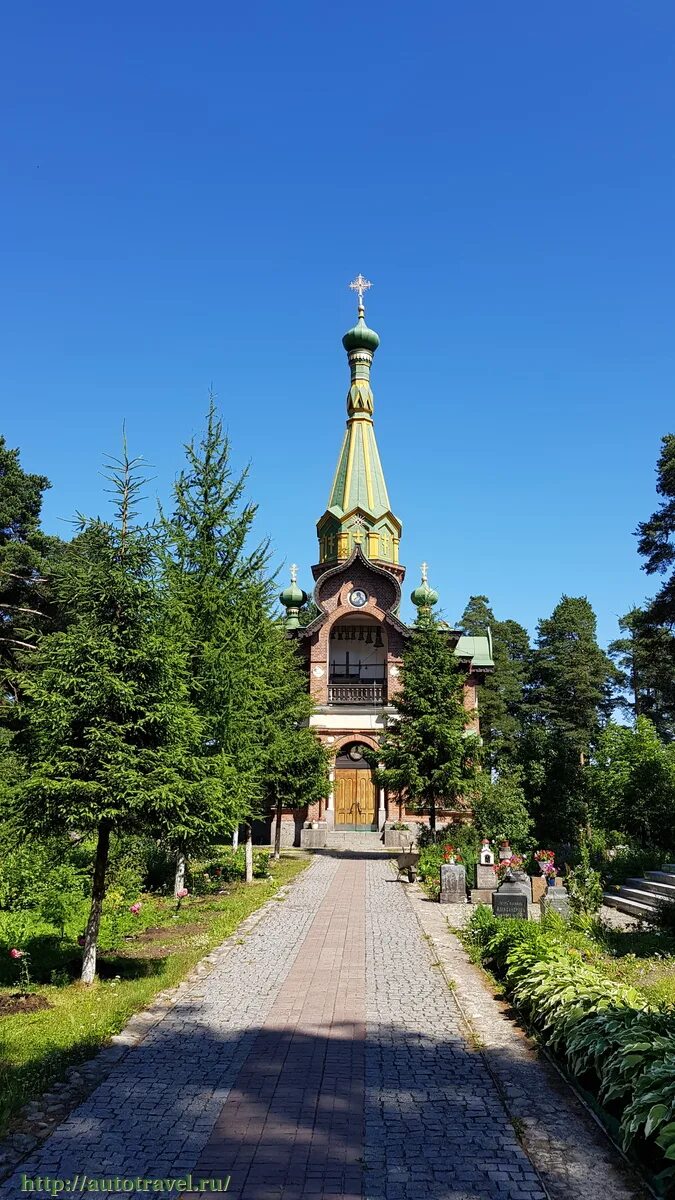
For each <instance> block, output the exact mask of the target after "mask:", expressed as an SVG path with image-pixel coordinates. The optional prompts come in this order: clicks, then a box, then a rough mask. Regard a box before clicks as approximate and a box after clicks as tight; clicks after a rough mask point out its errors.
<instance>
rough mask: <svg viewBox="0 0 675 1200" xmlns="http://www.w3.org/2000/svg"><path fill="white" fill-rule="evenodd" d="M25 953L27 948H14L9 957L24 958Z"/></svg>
mask: <svg viewBox="0 0 675 1200" xmlns="http://www.w3.org/2000/svg"><path fill="white" fill-rule="evenodd" d="M25 953H26V951H25V950H16V949H14V950H10V952H9V957H10V958H23V957H24V956H25Z"/></svg>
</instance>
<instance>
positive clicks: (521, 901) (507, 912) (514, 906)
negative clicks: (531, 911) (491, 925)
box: [492, 871, 528, 920]
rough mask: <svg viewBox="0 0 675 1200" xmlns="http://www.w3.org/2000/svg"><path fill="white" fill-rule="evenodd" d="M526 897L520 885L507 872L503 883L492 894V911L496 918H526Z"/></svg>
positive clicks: (511, 874)
mask: <svg viewBox="0 0 675 1200" xmlns="http://www.w3.org/2000/svg"><path fill="white" fill-rule="evenodd" d="M527 907H528V897H527V893H526V892H524V891H523V887H522V883H521V882H519V880H517V879H516V878H515V877H514V873H513V871H507V872H506V875H505V877H504V881H503V883H500V885H499V887H498V888H497V891H496V892H493V893H492V911H493V913H494V914H495V916H496V917H522V918H523V919H524V920H527V917H528V911H527Z"/></svg>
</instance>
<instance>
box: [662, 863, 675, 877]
mask: <svg viewBox="0 0 675 1200" xmlns="http://www.w3.org/2000/svg"><path fill="white" fill-rule="evenodd" d="M662 870H663V871H667V872H668V874H669V875H675V863H664V864H663V867H662Z"/></svg>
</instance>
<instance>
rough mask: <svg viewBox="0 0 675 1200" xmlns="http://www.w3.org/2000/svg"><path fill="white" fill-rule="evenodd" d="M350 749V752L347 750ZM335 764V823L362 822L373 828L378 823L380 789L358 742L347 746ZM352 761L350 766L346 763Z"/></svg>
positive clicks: (359, 823)
mask: <svg viewBox="0 0 675 1200" xmlns="http://www.w3.org/2000/svg"><path fill="white" fill-rule="evenodd" d="M345 750H346V752H345ZM345 750H343V751H342V752H341V753H340V755H339V756H338V759H337V761H336V764H335V786H334V794H335V824H336V825H360V826H365V827H366V828H368V829H370V828H371V827H372V826H373V825H374V824H375V816H376V790H375V783H374V781H373V775H372V772H371V770H370V767H369V766H368V763H367V762H366V761H365V759H364V758H363V757H362V756H361V754H360V753H359V754H358V758H356V757H355V754H356V753H357V752H358V747H357V746H352V747H346V748H345ZM346 762H349V764H350V765H349V766H347V765H344V766H343V763H345V764H346Z"/></svg>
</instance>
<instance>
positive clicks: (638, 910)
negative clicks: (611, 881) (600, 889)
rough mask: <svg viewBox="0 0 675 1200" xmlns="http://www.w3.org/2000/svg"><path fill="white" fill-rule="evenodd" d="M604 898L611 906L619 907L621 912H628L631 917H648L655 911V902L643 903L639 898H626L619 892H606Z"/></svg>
mask: <svg viewBox="0 0 675 1200" xmlns="http://www.w3.org/2000/svg"><path fill="white" fill-rule="evenodd" d="M603 899H604V903H605V904H607V905H608V906H609V907H610V908H618V910H619V912H625V913H628V915H629V916H631V917H648V916H650V915H651V914H652V913H653V912H654V905H653V904H641V903H640V902H639V901H638V900H626V899H625V898H624V897H623V896H620V895H619V894H618V893H617V892H605V894H604V897H603Z"/></svg>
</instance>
